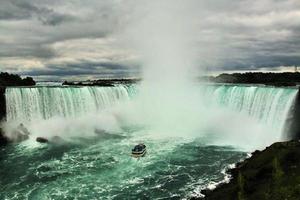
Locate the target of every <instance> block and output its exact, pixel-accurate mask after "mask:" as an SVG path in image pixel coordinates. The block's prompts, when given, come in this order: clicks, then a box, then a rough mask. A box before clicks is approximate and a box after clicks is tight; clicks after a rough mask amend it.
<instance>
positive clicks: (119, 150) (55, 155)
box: [0, 136, 246, 199]
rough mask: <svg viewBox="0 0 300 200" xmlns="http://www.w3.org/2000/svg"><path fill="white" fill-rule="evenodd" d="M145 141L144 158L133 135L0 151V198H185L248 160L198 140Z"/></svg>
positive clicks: (10, 148) (18, 147) (11, 147)
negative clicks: (135, 149) (137, 152)
mask: <svg viewBox="0 0 300 200" xmlns="http://www.w3.org/2000/svg"><path fill="white" fill-rule="evenodd" d="M140 139H141V138H140ZM146 141H147V150H148V152H147V155H146V156H145V157H143V158H140V159H136V158H132V157H131V156H130V150H131V148H132V146H133V144H136V139H135V138H134V137H133V136H129V137H126V138H119V137H117V136H112V137H107V138H101V137H96V136H95V137H93V138H89V139H86V138H77V139H73V141H72V142H70V141H69V142H68V143H65V144H60V145H38V146H35V147H32V146H30V145H29V144H27V145H29V146H26V144H20V145H12V146H9V147H6V148H4V149H1V151H0V156H1V161H0V165H1V168H0V180H1V182H0V187H1V191H2V192H1V194H0V199H182V198H185V197H189V196H192V195H199V190H200V189H201V188H205V187H206V186H207V185H208V184H212V183H214V182H219V181H222V180H223V179H224V178H225V174H222V173H221V171H222V170H223V169H225V168H226V167H228V165H229V164H232V163H235V162H236V161H238V160H240V159H242V158H245V156H246V154H245V153H243V152H239V151H237V150H235V149H233V148H231V147H221V146H208V145H205V144H204V143H203V141H201V140H200V139H199V140H194V141H185V142H182V140H180V139H178V138H174V139H165V140H164V139H162V140H151V139H147V140H146ZM179 141H180V142H179Z"/></svg>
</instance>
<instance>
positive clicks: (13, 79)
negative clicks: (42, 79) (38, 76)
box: [0, 72, 35, 86]
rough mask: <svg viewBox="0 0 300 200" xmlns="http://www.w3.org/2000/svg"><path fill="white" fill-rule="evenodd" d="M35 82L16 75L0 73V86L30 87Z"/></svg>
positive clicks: (29, 78)
mask: <svg viewBox="0 0 300 200" xmlns="http://www.w3.org/2000/svg"><path fill="white" fill-rule="evenodd" d="M32 85H35V81H34V80H33V79H32V78H31V77H26V78H23V79H22V78H21V77H20V76H19V75H16V74H9V73H7V72H1V73H0V86H32Z"/></svg>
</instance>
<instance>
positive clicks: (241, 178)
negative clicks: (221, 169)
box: [203, 141, 300, 200]
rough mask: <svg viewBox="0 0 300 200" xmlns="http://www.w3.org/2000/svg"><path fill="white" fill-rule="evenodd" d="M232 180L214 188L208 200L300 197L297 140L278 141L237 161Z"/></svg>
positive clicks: (295, 199) (299, 163) (298, 146)
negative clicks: (249, 156)
mask: <svg viewBox="0 0 300 200" xmlns="http://www.w3.org/2000/svg"><path fill="white" fill-rule="evenodd" d="M229 173H231V174H232V177H233V178H232V180H231V181H230V183H228V184H223V185H220V186H219V187H217V188H216V189H215V190H213V191H209V190H205V191H203V193H204V194H205V195H206V197H205V199H208V200H219V199H222V200H227V199H228V200H234V199H237V200H258V199H259V200H260V199H262V200H282V199H285V200H298V199H299V197H300V142H299V141H290V142H278V143H274V144H273V145H271V146H270V147H268V148H266V149H265V150H263V151H255V152H254V153H253V156H252V157H251V158H249V159H246V160H245V161H243V162H241V163H239V164H237V167H236V168H235V169H232V170H230V172H229Z"/></svg>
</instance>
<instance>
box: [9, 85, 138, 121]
mask: <svg viewBox="0 0 300 200" xmlns="http://www.w3.org/2000/svg"><path fill="white" fill-rule="evenodd" d="M133 93H134V87H133V86H124V85H119V86H116V87H30V88H21V87H18V88H14V87H11V88H7V90H6V102H7V104H6V110H7V120H8V121H12V120H16V121H32V120H35V119H49V118H51V117H54V116H60V117H66V118H68V117H76V116H80V115H82V114H85V113H88V112H91V111H99V110H101V109H104V108H106V107H108V106H111V105H112V104H114V103H117V102H119V101H124V100H128V99H130V96H131V95H132V94H133Z"/></svg>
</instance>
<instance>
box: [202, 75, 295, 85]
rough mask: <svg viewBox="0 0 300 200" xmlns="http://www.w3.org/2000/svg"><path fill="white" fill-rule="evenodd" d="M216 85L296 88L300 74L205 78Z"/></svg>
mask: <svg viewBox="0 0 300 200" xmlns="http://www.w3.org/2000/svg"><path fill="white" fill-rule="evenodd" d="M202 79H206V80H209V81H212V82H216V83H244V84H266V85H274V86H294V85H297V84H299V83H300V73H299V72H296V73H293V72H284V73H262V72H253V73H252V72H247V73H234V74H220V75H218V76H216V77H212V76H210V77H204V78H202Z"/></svg>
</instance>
